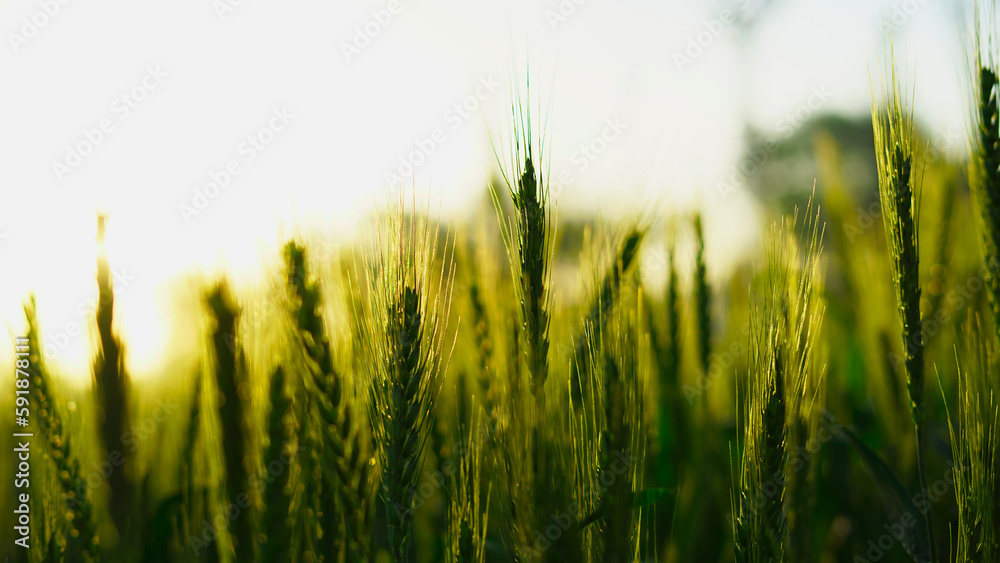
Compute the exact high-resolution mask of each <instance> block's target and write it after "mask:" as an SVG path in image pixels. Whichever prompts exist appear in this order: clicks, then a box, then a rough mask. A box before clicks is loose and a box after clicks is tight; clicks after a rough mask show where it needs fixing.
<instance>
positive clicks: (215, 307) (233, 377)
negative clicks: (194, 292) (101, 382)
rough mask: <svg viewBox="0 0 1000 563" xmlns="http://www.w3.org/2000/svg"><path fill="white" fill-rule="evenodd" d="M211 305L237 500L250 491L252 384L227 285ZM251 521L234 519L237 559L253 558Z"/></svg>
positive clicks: (230, 484)
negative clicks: (248, 403)
mask: <svg viewBox="0 0 1000 563" xmlns="http://www.w3.org/2000/svg"><path fill="white" fill-rule="evenodd" d="M208 306H209V309H210V311H211V313H212V317H213V319H214V320H215V328H214V330H213V332H212V347H213V350H214V352H215V382H216V385H217V387H218V391H219V395H218V396H219V399H220V401H219V402H220V404H219V421H220V423H221V430H222V436H223V440H222V442H223V448H222V451H223V460H224V463H225V469H226V498H227V499H228V501H229V502H230V503H236V502H237V496H238V495H240V494H247V491H249V486H248V485H249V475H250V472H251V471H250V469H248V467H249V466H250V464H249V461H248V459H247V458H248V451H249V449H250V447H249V446H250V433H251V427H250V417H249V413H248V412H247V411H248V408H247V407H246V405H245V404H244V403H245V402H248V397H249V392H250V387H249V382H248V375H247V373H246V362H245V360H244V358H243V355H242V345H241V343H240V342H238V341H237V339H236V322H237V316H238V312H237V309H236V306H235V304H233V302H232V297H231V296H230V294H229V290H228V288H227V287H226V286H225V285H224V284H219V285H218V286H216V287H215V288H214V289H213V290H212V291H211V293H210V294H209V296H208ZM251 525H252V522H251V518H250V517H249V516H248V515H243V516H242V517H240V518H237V519H236V520H234V521H233V523H232V527H231V529H230V534H231V537H232V540H233V543H234V548H235V555H236V560H237V561H252V560H253V558H254V543H253V532H252V526H251Z"/></svg>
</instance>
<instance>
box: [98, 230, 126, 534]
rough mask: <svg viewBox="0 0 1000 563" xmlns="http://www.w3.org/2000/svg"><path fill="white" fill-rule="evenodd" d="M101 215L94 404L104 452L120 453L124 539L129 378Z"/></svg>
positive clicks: (115, 492)
mask: <svg viewBox="0 0 1000 563" xmlns="http://www.w3.org/2000/svg"><path fill="white" fill-rule="evenodd" d="M104 221H105V218H104V217H103V216H100V217H98V220H97V243H98V247H99V248H100V249H101V250H100V253H99V254H98V258H97V288H98V304H97V311H96V320H97V334H98V339H99V349H98V350H97V355H96V358H95V359H94V364H93V374H94V391H95V395H96V403H97V405H98V406H99V407H100V409H101V419H100V420H101V424H100V438H101V443H102V445H103V446H104V450H105V451H106V452H107V453H108V454H109V455H110V454H111V453H112V452H120V453H121V456H122V462H121V463H120V464H119V465H118V467H117V468H115V469H114V470H113V471H112V472H111V475H109V476H108V486H109V489H110V499H109V502H108V504H109V505H110V508H111V519H112V522H113V523H114V526H115V529H116V531H117V533H118V538H119V540H123V539H125V538H126V537H127V535H126V534H127V532H128V524H129V521H130V516H131V515H132V499H133V492H132V484H131V482H130V480H129V472H130V471H131V467H132V460H131V456H130V455H129V452H128V448H125V447H123V445H122V436H123V435H124V432H125V431H126V429H128V428H130V423H129V411H130V408H129V400H130V398H129V397H130V388H129V387H130V386H129V378H128V375H127V374H126V372H125V361H124V354H123V351H122V346H121V343H120V342H119V340H118V337H117V336H116V335H115V333H114V329H113V326H112V324H113V317H114V287H113V280H112V276H111V267H110V266H109V265H108V257H107V255H106V254H105V252H104Z"/></svg>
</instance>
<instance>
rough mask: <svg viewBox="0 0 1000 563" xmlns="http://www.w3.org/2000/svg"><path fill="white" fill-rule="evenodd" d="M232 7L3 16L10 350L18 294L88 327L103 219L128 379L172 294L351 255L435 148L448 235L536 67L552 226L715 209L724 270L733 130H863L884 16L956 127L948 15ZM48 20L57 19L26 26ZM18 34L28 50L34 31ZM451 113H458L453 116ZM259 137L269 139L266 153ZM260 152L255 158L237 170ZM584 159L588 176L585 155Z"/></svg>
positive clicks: (666, 6)
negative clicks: (291, 253) (579, 217)
mask: <svg viewBox="0 0 1000 563" xmlns="http://www.w3.org/2000/svg"><path fill="white" fill-rule="evenodd" d="M225 2H226V0H218V1H215V0H198V1H191V0H176V1H173V2H169V3H150V2H134V1H131V2H129V1H125V0H119V1H111V0H106V1H103V2H77V1H72V0H70V1H68V2H67V3H66V5H62V4H60V3H59V2H58V0H41V1H40V0H7V1H6V2H4V3H3V4H2V5H0V32H2V34H3V37H4V41H3V44H2V45H0V72H2V76H3V85H2V86H0V108H3V111H0V131H2V132H3V134H2V135H0V154H3V155H4V157H3V158H2V160H0V194H2V202H3V205H0V233H2V235H3V237H2V240H0V261H2V263H3V264H4V266H5V268H4V275H3V276H2V277H0V311H2V313H3V316H4V319H5V322H6V323H7V326H8V327H9V330H10V331H12V332H17V331H19V330H21V326H22V320H21V314H20V304H21V303H22V301H23V300H24V299H25V297H26V296H27V294H28V292H29V291H32V290H34V291H35V292H36V294H37V296H38V299H39V307H40V311H41V316H42V319H41V320H42V322H43V327H42V328H43V331H45V332H46V333H47V334H48V335H49V336H50V338H53V337H54V335H56V334H60V333H67V332H70V331H68V330H67V327H69V326H70V324H71V323H72V324H76V325H78V326H83V327H86V322H87V320H88V318H89V313H88V310H87V305H86V304H87V302H88V300H89V299H92V298H93V296H94V294H95V293H96V287H95V284H94V270H95V266H94V263H95V254H94V250H95V249H94V242H93V238H94V232H95V224H96V220H95V216H96V214H97V212H98V211H99V210H100V211H103V212H106V213H108V214H109V216H110V218H109V226H108V238H109V240H108V252H109V255H110V257H111V262H112V267H113V269H114V270H115V271H116V272H118V274H119V277H120V279H121V281H122V287H121V288H120V293H119V313H120V314H119V316H120V318H121V319H122V329H123V332H124V336H125V339H126V341H127V342H128V345H129V348H130V356H129V357H130V361H131V362H133V369H134V370H136V371H137V372H140V373H141V372H142V371H143V370H149V369H150V368H151V366H154V365H155V364H156V363H157V362H158V361H160V360H161V359H162V357H161V354H169V353H170V350H169V349H168V347H167V340H168V335H169V334H171V333H172V331H176V330H178V327H177V326H173V325H172V324H171V323H172V322H173V320H172V318H171V315H170V311H169V300H168V299H167V297H166V296H167V292H168V290H169V288H170V287H171V286H170V282H171V280H174V279H176V277H177V276H178V275H179V273H181V272H186V271H191V270H202V271H205V272H209V273H212V272H217V271H219V270H220V269H227V270H229V271H232V272H235V273H236V275H237V276H247V275H249V274H250V273H251V272H254V271H256V270H257V269H258V265H259V262H260V260H261V259H262V258H261V257H262V256H263V257H265V258H267V259H270V258H268V257H269V256H271V254H270V253H272V252H274V250H273V249H274V248H276V245H277V244H279V243H280V242H281V241H282V239H283V238H284V237H285V236H287V235H288V234H290V233H293V232H295V231H297V230H300V229H310V228H322V229H325V230H328V231H333V232H336V233H339V234H341V235H344V236H349V234H350V233H353V232H355V231H356V230H357V228H358V225H359V223H360V222H361V221H362V220H363V219H362V217H363V213H365V212H366V210H368V209H370V208H371V206H372V204H373V202H374V201H375V200H376V198H377V197H378V198H381V199H382V200H384V199H385V196H386V194H387V188H386V186H387V183H386V179H385V178H386V173H387V172H393V173H394V172H398V171H399V168H398V167H399V163H400V159H401V158H403V159H405V158H407V157H408V156H409V155H410V154H411V153H412V151H414V150H416V148H417V146H418V145H417V141H421V142H422V146H424V147H431V148H433V154H431V156H430V157H429V158H427V159H426V162H423V163H422V164H420V165H419V166H416V168H415V172H414V173H413V175H412V181H414V182H415V184H416V186H417V189H418V192H422V193H428V194H430V196H429V197H430V199H431V200H432V201H437V200H440V201H441V202H442V205H443V212H444V214H445V215H446V216H452V215H453V216H456V217H461V215H462V213H463V212H464V211H466V210H467V209H468V208H469V206H470V204H471V203H473V202H477V201H478V200H479V198H481V197H482V193H483V189H484V186H485V181H486V179H487V176H488V174H489V172H491V171H492V170H493V169H494V167H493V154H492V150H491V146H490V141H489V135H488V131H489V133H492V135H493V136H494V138H499V137H501V136H506V135H507V131H508V130H507V128H506V119H507V117H508V115H509V109H508V108H509V104H510V95H509V92H510V88H511V87H512V84H511V77H512V76H516V77H517V83H516V84H514V87H517V86H519V85H520V84H523V81H524V78H525V76H526V73H527V72H528V70H527V66H528V63H527V61H530V77H531V81H532V97H533V99H532V108H533V109H535V110H537V109H538V108H539V107H540V106H541V108H542V111H541V114H543V115H542V116H539V115H537V114H538V112H537V111H536V122H537V124H540V123H541V122H542V117H547V118H548V121H547V125H548V127H547V129H546V131H545V135H546V138H547V142H548V143H549V148H550V149H551V158H550V160H549V167H550V170H551V174H552V176H553V177H556V176H558V175H560V174H563V175H564V177H566V178H568V181H567V182H566V183H565V186H564V188H563V189H561V190H559V192H560V193H559V204H560V207H561V208H562V209H577V210H590V211H598V210H599V212H600V213H602V214H605V215H614V214H618V213H623V212H629V211H634V210H637V209H647V210H648V209H649V208H651V207H652V208H662V209H665V210H670V209H675V210H676V209H679V208H680V209H690V208H693V207H708V206H709V205H711V207H712V208H713V211H714V213H715V215H714V216H710V217H709V219H708V224H709V228H710V233H709V237H710V240H709V244H710V246H711V247H713V248H715V249H716V253H717V254H716V255H715V256H714V257H713V258H714V259H715V260H717V261H718V262H720V263H723V262H725V261H726V260H727V256H729V255H734V254H737V253H740V252H741V251H743V250H744V249H745V248H746V245H747V244H750V241H752V240H753V237H754V236H755V233H756V226H755V225H753V224H752V223H753V221H752V220H751V219H750V218H749V217H750V213H749V212H748V206H750V205H751V203H750V202H749V200H748V199H747V198H746V197H745V196H744V195H742V194H737V196H735V197H732V198H729V199H727V200H726V201H724V202H723V201H720V200H719V197H718V194H717V193H716V192H715V188H714V186H715V184H716V182H717V181H718V180H719V179H724V178H726V177H728V175H729V174H730V173H731V171H732V169H733V166H734V164H735V159H736V156H737V155H738V151H739V139H740V134H741V131H742V127H743V125H742V119H743V117H744V116H746V117H748V118H749V119H751V120H752V121H753V122H754V123H755V124H756V125H758V126H759V127H761V128H763V129H764V130H766V131H772V132H779V131H780V130H781V126H782V121H781V120H782V118H783V116H784V115H785V114H786V113H787V112H789V111H793V112H794V111H795V110H796V109H798V108H801V107H803V104H805V103H807V101H808V100H809V96H810V93H811V92H812V91H813V89H815V88H818V89H821V90H824V91H828V92H830V95H829V99H828V101H826V102H824V103H823V104H822V105H821V107H820V111H848V112H867V111H868V107H869V106H868V104H869V102H868V89H869V88H868V72H869V71H868V68H869V64H870V63H871V64H872V66H873V67H874V61H875V55H876V52H877V51H876V47H877V46H879V45H881V35H880V33H879V32H878V31H877V25H876V24H877V21H878V19H879V14H880V13H882V12H884V13H887V14H893V13H896V14H897V21H900V25H899V26H898V29H897V31H896V37H897V45H898V46H897V55H904V56H906V62H907V68H909V69H911V70H913V71H914V72H913V74H915V76H916V80H917V94H916V108H917V112H918V113H919V114H921V115H923V116H924V117H925V118H926V119H928V120H929V121H930V122H931V124H932V126H933V127H936V128H947V127H952V128H954V129H955V130H956V131H961V129H962V127H963V123H964V121H963V115H964V114H963V109H962V101H963V93H962V91H961V89H960V88H961V82H959V81H958V78H960V76H961V72H960V71H961V69H962V68H963V67H962V64H964V63H963V62H962V58H961V50H960V47H959V44H958V43H957V41H956V33H955V30H956V27H957V26H956V23H955V21H956V19H955V3H954V2H952V1H947V0H896V1H891V0H884V1H883V2H882V3H881V5H880V3H879V2H871V1H870V0H785V1H783V2H778V3H777V4H778V5H777V6H776V7H775V8H773V9H772V10H770V11H768V12H766V13H765V14H763V15H762V16H760V17H759V18H758V19H757V20H756V22H755V25H754V26H753V27H752V28H751V29H749V30H748V31H747V32H746V33H745V34H744V33H743V32H742V31H741V30H740V29H738V28H737V27H736V26H735V25H731V24H729V25H727V24H724V23H723V24H720V25H716V24H707V23H706V22H708V21H710V20H714V19H717V18H719V17H720V16H721V14H722V10H724V9H730V10H734V11H735V12H738V13H739V12H744V13H754V12H755V11H756V4H758V3H759V0H732V1H728V2H727V1H721V2H705V1H701V2H699V1H695V0H687V1H679V0H673V1H669V2H663V1H654V0H614V1H612V0H561V1H560V0H516V1H513V2H477V1H472V2H470V1H460V0H394V1H393V2H390V1H388V0H371V1H368V0H366V1H352V2H336V3H331V2H318V1H287V2H280V3H279V2H265V1H263V0H242V2H239V0H229V2H231V3H232V4H236V3H239V4H240V5H239V6H236V7H235V8H233V9H232V10H231V11H230V12H228V13H225V14H224V15H223V16H222V17H220V15H219V14H218V13H217V8H218V6H223V5H227V4H225ZM390 7H394V8H395V11H396V13H395V14H390V15H391V17H390V18H389V19H388V21H387V22H386V23H385V25H381V24H377V21H376V16H375V15H373V11H375V12H377V13H382V14H383V15H382V19H383V21H385V17H384V16H385V14H389V12H388V11H387V10H388V9H389V8H390ZM46 8H48V9H49V11H51V12H53V13H54V14H55V15H52V16H49V17H43V16H42V15H39V14H44V11H45V9H46ZM897 9H898V11H897ZM57 10H58V11H57ZM560 11H561V13H562V14H564V15H565V18H564V20H559V21H557V20H556V19H555V18H554V16H553V14H555V13H560ZM906 11H910V12H912V15H905V12H906ZM899 14H904V15H905V17H902V18H901V17H900V16H899ZM33 18H34V19H35V21H36V22H40V23H43V25H41V26H39V28H38V29H37V30H34V29H33V28H32V27H31V26H30V25H26V24H25V21H26V20H32V19H33ZM553 22H554V23H553ZM366 26H367V27H368V28H369V29H371V30H377V34H376V35H375V36H374V37H370V38H369V39H370V40H369V42H368V44H367V45H363V46H360V47H358V50H359V51H360V52H359V53H354V54H353V55H352V56H351V57H350V61H348V60H347V57H345V54H344V45H345V44H350V43H352V42H355V40H356V37H357V34H358V31H357V29H358V28H361V29H362V30H363V29H364V28H365V27H366ZM709 28H711V29H715V30H716V32H717V33H716V35H712V36H709V35H706V34H707V33H709V32H707V31H705V30H706V29H709ZM32 31H35V33H32ZM703 32H704V33H703ZM699 33H701V34H702V35H701V36H700V37H701V38H702V39H703V43H704V44H706V45H707V46H705V47H703V49H702V51H703V52H702V53H701V54H699V55H697V56H696V57H694V58H693V60H692V61H691V63H690V64H687V65H685V66H684V68H682V69H678V66H677V64H676V62H675V57H674V54H675V53H684V50H685V49H686V48H687V47H688V43H689V40H697V39H698V38H699ZM29 36H30V37H29ZM709 37H710V39H708V38H709ZM355 45H356V46H357V45H361V42H357V43H355ZM149 69H154V72H153V74H152V75H150V70H149ZM157 69H159V70H157ZM144 79H145V83H146V85H147V86H149V87H151V88H148V89H147V88H145V87H143V86H142V84H143V80H144ZM486 84H493V85H494V86H491V87H490V88H487V87H486V86H484V85H486ZM477 86H479V88H478V90H477ZM136 87H138V90H134V89H135V88H136ZM153 87H155V88H153ZM491 89H492V91H491ZM130 92H134V93H135V94H136V95H137V97H141V98H143V99H142V100H141V101H136V102H134V103H133V106H132V107H129V106H126V105H123V104H124V103H125V102H124V101H123V100H120V98H121V97H122V96H123V95H124V96H129V95H130ZM116 100H118V101H117V102H116ZM463 102H464V103H467V104H468V106H469V107H470V108H472V111H471V112H469V113H467V114H465V115H463V113H464V112H463V113H458V112H456V111H455V110H454V109H453V106H454V105H455V104H456V103H458V104H461V103H463ZM126 108H127V111H126ZM275 112H277V113H282V112H283V113H284V115H285V116H286V117H285V119H284V121H281V120H273V119H272V117H273V116H275V115H276V113H275ZM102 120H103V124H104V125H105V126H106V127H107V128H108V130H109V131H110V132H109V133H104V134H103V139H102V140H101V142H100V143H98V144H97V146H96V147H95V148H93V150H92V152H90V153H89V154H88V155H87V156H84V157H82V163H81V164H80V165H79V166H78V167H75V168H74V169H73V170H72V171H69V172H68V173H66V172H67V169H63V170H62V172H64V174H62V176H61V178H60V175H59V174H57V172H56V171H54V169H53V164H54V163H61V164H66V163H67V150H68V147H75V146H78V144H79V143H84V145H86V143H87V141H86V139H87V135H86V134H85V133H84V131H85V130H94V129H97V128H100V127H101V125H102ZM285 121H287V125H286V124H285ZM609 123H616V124H618V125H617V126H616V128H612V129H608V127H609V126H608V124H609ZM272 125H274V126H275V129H278V128H280V129H281V130H280V131H276V130H275V131H271V130H265V131H263V132H262V131H261V130H262V129H267V128H269V127H270V126H272ZM615 131H617V132H615ZM272 133H273V135H272ZM602 133H603V134H604V135H605V139H606V142H603V143H602V142H600V141H596V139H598V138H600V137H601V135H602ZM255 134H259V135H260V136H261V139H262V140H263V141H270V143H269V144H267V145H266V146H263V148H262V150H259V151H256V150H250V149H249V148H247V147H248V146H249V145H246V144H245V143H246V142H247V139H248V137H250V136H251V135H255ZM90 137H91V138H96V136H95V134H93V133H92V134H90ZM595 143H596V144H595ZM586 145H592V146H594V147H597V148H598V149H601V150H602V151H603V152H601V154H599V155H598V154H594V155H592V156H585V155H583V153H581V152H580V151H579V149H580V147H581V146H586ZM86 148H87V147H86V146H84V147H83V149H84V150H86ZM251 153H254V158H253V160H252V161H250V160H249V156H250V154H251ZM231 162H234V164H230V163H231ZM227 166H237V167H238V170H239V172H238V173H237V174H235V177H233V178H232V179H231V182H230V183H229V184H228V186H227V187H226V188H224V189H222V190H221V193H219V194H218V195H217V196H216V197H215V198H213V199H206V201H207V202H208V205H207V207H205V208H204V209H202V210H200V211H198V213H197V214H196V215H190V216H188V217H186V218H185V217H184V215H183V214H182V211H181V208H180V206H181V205H182V204H187V205H192V206H194V203H195V200H194V198H195V191H196V189H199V188H202V187H203V186H205V184H206V183H208V182H209V181H210V180H211V178H210V175H211V174H213V173H219V172H222V171H224V170H225V169H226V168H227ZM409 181H411V179H410V178H409V177H408V182H409ZM180 330H185V329H184V328H183V327H181V328H180ZM88 347H89V337H88V329H87V328H84V329H83V331H82V333H81V334H80V335H77V336H76V337H67V339H66V341H65V343H59V344H58V345H55V347H54V348H50V350H54V351H56V352H57V353H55V354H54V358H52V361H54V362H55V363H57V364H58V365H59V366H60V367H61V368H62V369H64V370H67V371H69V372H71V373H75V374H78V375H80V376H81V377H86V374H87V373H88V371H87V370H88V367H87V366H88V357H89V348H88ZM6 353H7V351H6V350H3V351H0V354H6Z"/></svg>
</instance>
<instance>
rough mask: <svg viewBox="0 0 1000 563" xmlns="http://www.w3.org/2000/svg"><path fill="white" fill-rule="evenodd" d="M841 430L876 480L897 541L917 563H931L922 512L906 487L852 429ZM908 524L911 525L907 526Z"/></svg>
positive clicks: (928, 541)
mask: <svg viewBox="0 0 1000 563" xmlns="http://www.w3.org/2000/svg"><path fill="white" fill-rule="evenodd" d="M840 431H841V434H842V435H843V436H844V438H846V439H847V442H848V443H850V444H851V446H853V447H854V449H855V451H857V452H858V455H860V456H861V461H862V463H863V464H864V466H865V470H866V471H867V472H868V474H869V475H871V476H872V479H874V480H875V484H876V485H877V486H878V492H879V496H881V497H882V503H883V504H884V505H885V515H886V517H887V518H888V520H889V525H890V526H891V527H892V529H893V531H894V533H895V532H896V531H898V532H899V534H900V535H901V536H902V537H900V538H897V539H899V541H900V543H902V544H903V548H904V549H905V550H906V552H907V553H909V554H910V557H912V558H913V560H914V561H916V562H917V563H929V562H930V561H931V549H930V540H929V538H928V537H927V530H926V528H925V527H924V514H923V512H921V511H920V510H919V509H918V508H917V507H916V505H915V504H914V503H913V499H912V498H911V497H910V494H909V493H907V491H906V488H905V487H903V484H902V483H900V482H899V479H898V478H896V475H895V473H893V472H892V470H891V469H889V467H888V466H886V464H885V463H884V462H883V461H882V459H881V458H880V457H879V456H878V454H876V453H875V452H873V451H872V450H871V448H869V447H868V446H866V445H865V443H864V442H862V441H861V440H860V439H859V438H858V437H857V436H856V435H854V433H853V432H851V431H850V430H848V429H846V428H844V427H840ZM908 523H909V524H910V525H907V524H908Z"/></svg>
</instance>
